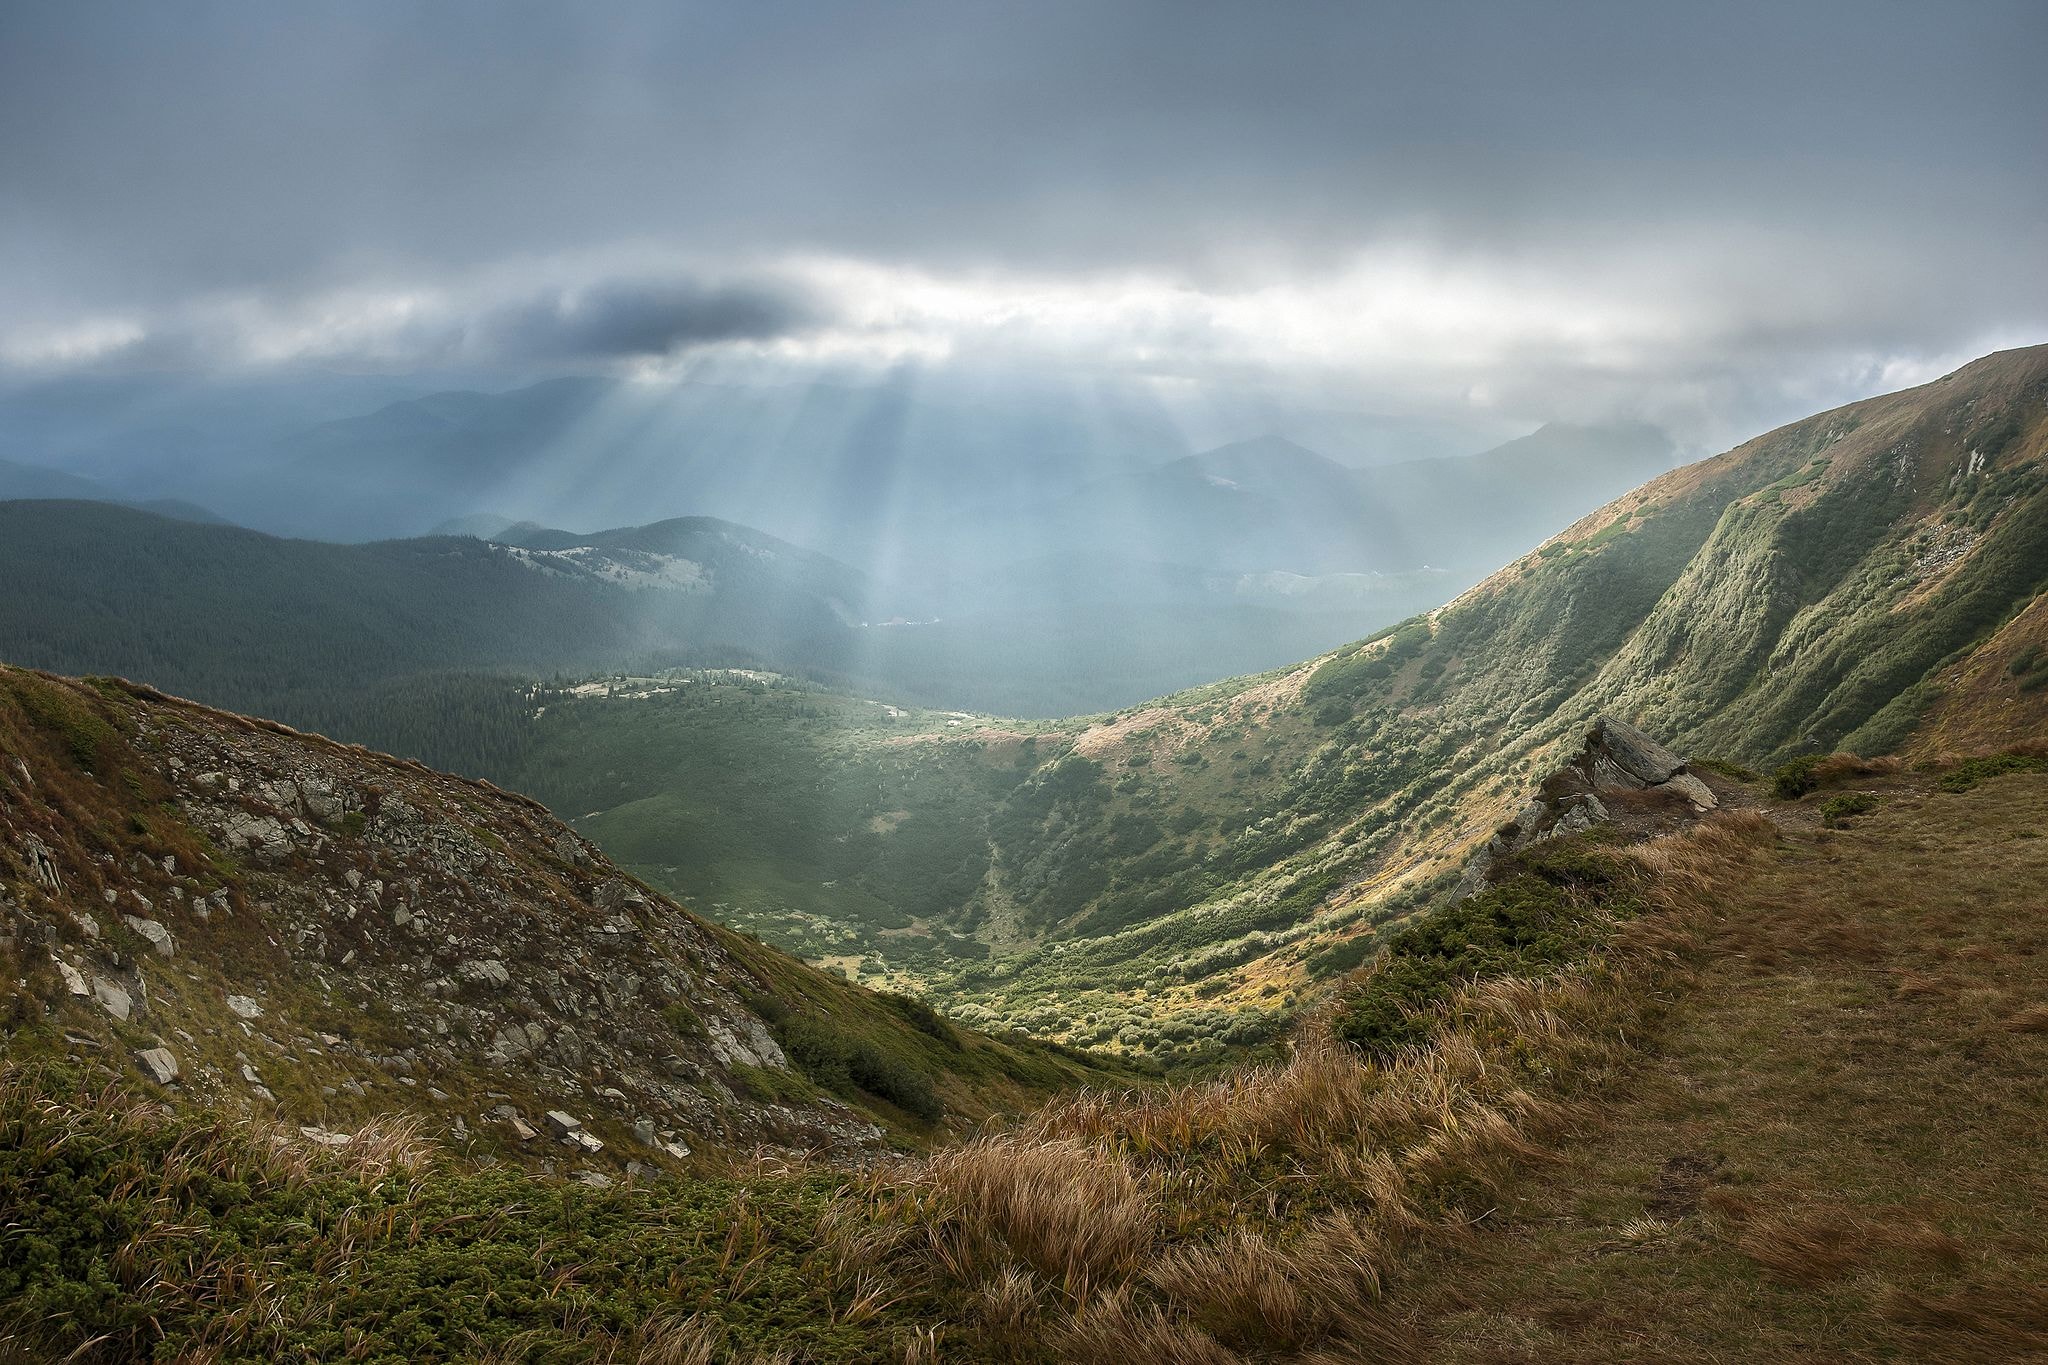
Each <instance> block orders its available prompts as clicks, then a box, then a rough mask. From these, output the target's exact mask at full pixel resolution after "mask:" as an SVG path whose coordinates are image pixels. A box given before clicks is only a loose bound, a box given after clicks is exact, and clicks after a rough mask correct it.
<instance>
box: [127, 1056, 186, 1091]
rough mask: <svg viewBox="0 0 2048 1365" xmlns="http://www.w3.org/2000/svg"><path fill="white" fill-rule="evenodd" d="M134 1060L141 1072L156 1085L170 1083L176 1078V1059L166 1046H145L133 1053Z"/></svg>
mask: <svg viewBox="0 0 2048 1365" xmlns="http://www.w3.org/2000/svg"><path fill="white" fill-rule="evenodd" d="M135 1060H136V1063H137V1064H138V1065H140V1066H141V1067H142V1072H143V1074H144V1075H145V1076H148V1077H149V1078H150V1079H151V1080H153V1081H155V1082H156V1083H157V1084H158V1085H170V1084H172V1083H173V1082H175V1081H176V1080H177V1079H178V1059H177V1058H176V1057H173V1056H172V1055H171V1050H170V1049H169V1048H167V1047H146V1048H144V1049H142V1050H141V1051H140V1052H138V1053H136V1054H135Z"/></svg>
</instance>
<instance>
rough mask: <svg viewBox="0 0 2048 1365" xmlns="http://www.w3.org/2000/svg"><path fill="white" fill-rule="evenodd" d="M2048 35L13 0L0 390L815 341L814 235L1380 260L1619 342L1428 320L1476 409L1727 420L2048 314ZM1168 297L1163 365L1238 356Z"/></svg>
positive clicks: (1222, 273)
mask: <svg viewBox="0 0 2048 1365" xmlns="http://www.w3.org/2000/svg"><path fill="white" fill-rule="evenodd" d="M2044 56H2048V6H2044V5H2042V4H2041V3H2039V0H1967V2H1966V3H1935V2H1932V0H1929V2H1927V3H1906V2H1904V0H1801V3H1796V4H1785V3H1783V0H1724V2H1723V3H1716V4H1711V5H1706V4H1694V5H1688V4H1678V3H1672V4H1647V5H1646V4H1642V3H1640V2H1639V0H1576V2H1574V3H1556V4H1544V5H1532V4H1528V3H1526V0H1442V2H1441V3H1432V4H1427V5H1422V4H1367V3H1362V2H1360V0H1299V2H1298V3H1288V4H1284V5H1247V4H1241V3H1235V0H1231V2H1229V3H1225V2H1224V0H1115V3H1101V0H1013V2H1011V3H992V2H990V0H875V2H874V3H864V4H860V5H847V4H843V3H840V2H839V0H750V3H747V4H726V3H702V4H689V3H676V0H611V2H610V3H607V4H605V5H602V6H589V5H578V4H572V3H566V0H565V2H564V3H545V4H544V3H535V2H533V0H436V3H433V4H427V5H421V4H416V3H412V0H299V2H298V3H293V4H290V5H279V4H275V3H272V2H271V0H187V2H186V3H180V4H178V5H175V6H172V5H161V4H149V3H140V2H139V0H127V2H126V3H121V2H117V0H68V2H67V3H64V4H9V5H0V364H4V363H5V357H6V356H8V355H28V356H31V357H50V356H56V357H59V358H62V357H79V356H82V357H85V358H86V361H91V360H92V359H93V358H95V357H100V356H108V355H117V354H124V353H125V354H127V355H128V356H130V357H131V358H132V357H135V356H139V355H143V354H145V353H151V354H154V355H158V356H182V357H186V358H187V362H188V363H192V364H197V365H205V364H209V363H220V364H231V363H247V362H249V361H250V360H251V359H252V358H253V359H256V360H261V359H262V358H264V357H267V356H275V355H284V356H288V357H295V358H314V359H319V358H322V357H337V358H339V359H340V360H342V361H346V362H347V363H351V364H356V363H360V364H366V365H379V364H382V365H393V366H403V365H423V366H425V365H433V364H436V363H440V362H442V361H445V360H446V359H447V358H448V357H450V356H453V357H455V358H457V359H459V360H461V361H463V362H465V363H488V362H489V359H490V354H491V353H494V354H496V355H497V356H498V357H499V358H500V359H502V360H503V361H504V362H505V363H507V364H509V365H515V366H516V365H522V364H524V365H534V364H544V363H549V362H553V361H559V362H561V363H564V364H568V363H575V362H583V361H587V362H590V363H593V364H597V363H603V362H606V361H608V360H629V359H633V358H640V357H651V356H665V355H675V354H678V353H684V352H690V351H693V350H696V351H702V350H706V349H709V348H711V347H714V346H716V345H717V344H719V343H721V342H726V341H733V340H741V341H759V340H771V339H776V338H781V337H787V336H796V335H803V334H806V333H807V332H808V331H809V330H811V329H814V328H817V327H828V326H830V325H832V323H833V321H834V319H835V318H839V317H841V316H843V315H844V314H846V313H847V311H848V305H847V301H846V300H843V299H839V298H835V297H832V296H830V295H829V293H826V292H819V291H815V290H809V289H807V288H806V287H804V286H803V285H802V284H801V283H789V281H792V280H795V281H801V280H802V279H804V278H805V277H804V276H803V273H802V271H801V270H795V271H792V270H790V269H788V268H787V267H788V266H789V265H790V263H791V262H799V263H800V262H803V261H805V260H808V259H812V258H816V257H836V258H843V259H850V260H855V261H864V262H873V263H877V264H878V265H881V266H886V267H890V268H894V269H897V270H899V271H904V272H912V273H919V274H922V275H923V276H925V277H928V278H937V279H951V280H969V281H973V280H981V279H984V278H987V277H991V276H994V277H1014V278H1020V279H1025V280H1040V281H1054V282H1059V281H1068V282H1072V283H1073V284H1074V285H1075V287H1076V288H1080V289H1083V290H1085V289H1088V288H1092V287H1094V283H1093V282H1094V281H1096V280H1098V279H1101V278H1105V277H1112V276H1116V275H1119V274H1128V273H1136V274H1142V275H1145V276H1148V277H1150V278H1153V279H1156V280H1161V281H1165V282H1166V283H1167V284H1169V285H1179V286H1184V287H1185V288H1187V289H1188V290H1190V291H1192V292H1193V293H1195V294H1206V295H1214V296H1217V297H1219V298H1226V299H1227V298H1230V297H1234V296H1239V295H1243V294H1245V293H1247V292H1253V291H1256V290H1258V289H1260V288H1263V287H1267V286H1272V285H1276V284H1277V285H1282V286H1286V285H1300V286H1302V287H1304V288H1305V289H1307V291H1308V292H1310V293H1314V292H1315V290H1316V287H1317V282H1318V281H1319V280H1321V279H1323V278H1326V277H1330V278H1334V277H1336V276H1339V275H1342V274H1343V273H1344V272H1345V271H1346V270H1349V269H1351V268H1352V266H1353V263H1354V261H1355V259H1356V258H1357V257H1358V256H1359V255H1360V254H1362V253H1363V254H1368V255H1371V254H1373V253H1378V254H1377V255H1375V256H1374V257H1373V258H1374V259H1375V260H1382V261H1384V260H1386V259H1388V258H1389V257H1390V255H1398V253H1399V252H1401V251H1403V250H1407V251H1412V252H1414V253H1415V254H1416V255H1417V256H1418V257H1419V258H1420V259H1422V260H1423V261H1424V263H1425V265H1426V266H1427V268H1428V270H1430V271H1434V272H1436V273H1437V274H1438V275H1441V276H1443V277H1445V278H1449V279H1454V280H1455V279H1477V280H1480V281H1483V282H1484V283H1485V285H1486V288H1487V289H1488V290H1491V291H1492V295H1489V297H1491V296H1498V297H1499V298H1501V299H1502V300H1503V304H1504V306H1525V305H1527V304H1528V302H1529V301H1530V300H1538V301H1541V303H1542V305H1543V307H1544V308H1545V309H1547V310H1548V311H1549V312H1551V313H1555V314H1562V315H1567V316H1571V315H1580V314H1582V315H1584V316H1586V317H1589V318H1600V319H1606V320H1607V321H1612V319H1613V317H1614V316H1615V315H1618V314H1628V316H1626V317H1625V318H1623V319H1622V321H1621V322H1619V323H1614V325H1612V326H1608V325H1607V321H1603V322H1601V323H1600V324H1599V325H1595V324H1593V323H1588V324H1587V326H1586V327H1585V328H1583V329H1579V330H1578V331H1574V329H1573V328H1571V327H1569V326H1568V327H1565V328H1562V329H1558V330H1557V332H1556V334H1553V330H1551V329H1546V328H1544V327H1541V326H1522V327H1519V328H1511V329H1509V334H1508V335H1507V336H1506V338H1505V340H1503V341H1500V342H1498V343H1497V344H1496V343H1492V342H1489V343H1488V344H1483V345H1480V344H1475V345H1460V344H1458V337H1457V336H1456V334H1455V330H1454V329H1450V330H1447V329H1438V330H1437V331H1436V332H1435V333H1433V334H1432V335H1431V336H1430V337H1425V338H1424V340H1425V341H1429V342H1430V344H1431V345H1433V346H1434V347H1435V350H1434V351H1431V350H1430V349H1429V348H1428V347H1427V346H1424V347H1422V348H1421V349H1420V350H1417V351H1416V354H1418V355H1421V356H1422V357H1423V358H1424V359H1430V358H1431V357H1432V356H1433V357H1435V359H1436V360H1437V361H1438V362H1440V365H1439V368H1440V369H1443V370H1444V371H1445V374H1446V375H1449V373H1450V371H1451V370H1453V369H1455V367H1456V366H1457V365H1459V364H1464V365H1466V366H1467V367H1468V368H1469V370H1470V373H1469V375H1467V376H1466V378H1465V381H1464V382H1465V385H1466V386H1469V387H1472V388H1475V389H1476V388H1481V387H1483V388H1485V389H1487V390H1488V391H1490V392H1493V393H1496V394H1500V393H1527V394H1534V395H1541V394H1543V393H1546V392H1555V393H1557V394H1558V395H1559V401H1560V402H1577V403H1583V402H1586V401H1590V397H1591V396H1594V395H1600V396H1604V395H1608V394H1611V393H1612V392H1614V391H1616V390H1617V389H1619V388H1622V387H1625V386H1628V385H1636V386H1657V385H1662V386H1665V387H1666V388H1668V389H1671V390H1672V391H1673V392H1678V393H1681V394H1682V393H1701V394H1704V393H1713V394H1717V395H1718V394H1720V393H1723V392H1724V391H1726V389H1727V388H1728V387H1729V386H1730V385H1731V384H1733V383H1736V382H1738V381H1730V380H1728V379H1727V378H1726V377H1727V376H1730V375H1743V376H1750V375H1754V376H1763V377H1764V378H1763V380H1760V381H1756V382H1768V381H1769V380H1770V377H1771V376H1775V375H1780V374H1788V373H1792V372H1799V373H1801V374H1811V375H1823V374H1830V375H1831V374H1838V373H1864V372H1869V371H1872V370H1873V367H1874V368H1875V369H1876V370H1882V368H1883V366H1884V365H1885V364H1886V363H1887V358H1888V357H1890V356H1892V355H1894V354H1895V353H1897V352H1899V351H1901V350H1902V349H1903V350H1905V351H1911V352H1915V353H1918V354H1921V355H1924V356H1931V355H1935V354H1942V355H1946V354H1947V353H1949V352H1950V351H1951V350H1952V349H1955V348H1967V347H1969V346H1972V345H1975V344H1978V343H1979V342H1981V341H1984V340H1986V339H1995V340H2004V341H2008V342H2010V341H2018V340H2030V339H2036V338H2038V337H2039V336H2040V335H2042V334H2043V333H2044V331H2048V253H2044V252H2043V251H2042V250H2041V237H2040V231H2041V229H2040V225H2041V223H2043V222H2044V221H2048V138H2044V137H2043V136H2042V129H2043V128H2044V127H2048V84H2044V83H2043V82H2042V81H2041V80H2040V78H2039V73H2040V70H2041V66H2042V61H2043V58H2044ZM1383 273H1384V274H1386V276H1387V278H1388V279H1389V280H1390V281H1391V280H1393V279H1394V276H1395V275H1396V274H1398V272H1391V271H1390V272H1383ZM639 280H654V281H664V280H665V281H668V283H666V284H662V283H656V284H652V285H646V284H633V285H630V286H629V285H625V284H618V283H607V281H639ZM679 280H680V281H684V282H683V283H677V281H679ZM692 281H696V282H695V283H692ZM720 281H724V282H725V283H719V282H720ZM730 281H741V283H730ZM749 281H754V282H755V283H748V282H749ZM1340 292H1341V291H1339V293H1333V294H1332V297H1338V296H1340ZM1468 292H1469V291H1468ZM1481 292H1483V291H1481ZM401 296H417V297H418V298H420V299H422V300H424V302H422V303H421V304H420V305H419V307H418V309H417V310H416V311H415V312H413V313H406V314H403V315H399V316H394V317H385V318H382V319H381V320H379V319H378V318H376V317H371V318H369V319H368V320H367V321H366V320H365V315H364V314H362V313H361V312H360V310H358V311H351V309H352V308H353V304H350V303H348V302H347V301H348V300H355V299H372V298H386V299H388V298H392V297H401ZM1346 297H1348V296H1346ZM1475 297H1476V294H1475ZM332 299H340V300H343V303H342V304H339V305H335V306H329V305H328V303H326V302H324V301H326V300H332ZM309 300H310V301H312V302H310V303H309V302H308V301H309ZM1369 302H1370V300H1369V299H1367V300H1364V303H1365V304H1369ZM1623 305H1629V306H1628V307H1624V306H1623ZM1346 306H1347V307H1349V306H1362V305H1358V304H1357V303H1356V302H1355V301H1354V302H1353V303H1347V305H1346ZM1431 306H1432V305H1431V303H1430V300H1429V299H1427V298H1424V297H1420V296H1418V297H1416V298H1415V299H1414V301H1413V303H1412V306H1411V308H1410V311H1411V312H1413V313H1415V314H1416V315H1417V316H1418V317H1421V318H1422V319H1423V321H1425V322H1426V321H1427V316H1426V315H1427V313H1428V312H1429V309H1430V308H1431ZM862 307H863V308H864V309H865V314H864V316H865V317H866V318H867V322H866V324H864V325H868V326H870V327H872V328H874V329H875V330H877V331H886V330H888V327H889V325H890V324H889V323H888V320H887V319H886V318H884V317H883V316H882V315H883V314H884V313H886V312H887V310H886V309H884V308H880V307H877V306H874V305H873V301H872V300H867V301H865V302H864V303H863V304H862ZM237 309H239V310H240V311H237ZM1651 309H1654V310H1656V315H1655V316H1647V315H1646V314H1647V312H1648V311H1649V310H1651ZM908 311H909V312H910V313H913V314H914V313H915V312H916V309H915V308H914V307H912V308H909V309H908ZM941 311H943V310H941ZM970 311H971V310H970ZM995 311H1001V310H1000V309H997V310H995ZM1480 311H1481V312H1482V313H1483V312H1484V310H1483V309H1482V310H1480ZM1029 312H1030V310H1028V309H1017V310H1012V311H1011V314H1010V315H1011V316H1019V317H1021V316H1026V315H1028V314H1029ZM1166 312H1167V313H1168V314H1169V316H1168V317H1167V319H1166V322H1165V323H1161V322H1159V321H1157V320H1156V319H1153V320H1147V319H1143V318H1140V319H1137V320H1135V321H1133V322H1131V323H1130V324H1129V326H1128V327H1126V328H1125V329H1124V330H1125V332H1128V333H1135V332H1136V331H1139V330H1141V329H1149V330H1147V331H1146V343H1147V344H1146V350H1147V356H1148V358H1147V361H1146V363H1147V364H1149V365H1154V366H1156V367H1157V368H1159V369H1160V370H1162V371H1166V372H1172V373H1194V372H1198V371H1199V370H1200V367H1201V366H1202V365H1203V364H1206V363H1220V362H1216V361H1215V357H1217V356H1219V355H1220V356H1222V357H1223V358H1224V359H1228V360H1231V361H1232V362H1233V363H1237V364H1240V365H1242V364H1248V363H1250V361H1249V360H1248V358H1247V357H1246V356H1245V355H1244V352H1245V349H1246V346H1247V339H1246V338H1245V337H1243V336H1232V337H1230V338H1227V339H1226V340H1225V341H1222V342H1219V341H1218V340H1217V337H1216V333H1215V329H1214V328H1212V327H1210V326H1208V325H1207V323H1206V321H1205V320H1204V317H1203V315H1202V311H1201V310H1200V309H1196V310H1195V316H1194V318H1193V320H1187V319H1184V318H1182V316H1181V315H1180V314H1179V313H1178V312H1175V311H1174V310H1172V309H1167V310H1166ZM960 316H961V314H960V313H959V311H958V310H956V311H955V312H954V313H952V314H948V315H947V317H948V318H951V319H952V321H951V322H948V321H946V319H945V318H941V319H940V321H939V322H936V323H934V322H931V321H930V320H929V319H924V320H920V319H919V318H917V317H912V318H911V321H910V326H911V327H912V329H913V330H915V329H916V328H919V327H939V326H945V325H958V322H959V318H960ZM109 318H111V319H114V320H116V321H121V320H127V321H130V322H132V323H133V324H134V326H135V327H136V328H137V329H139V331H140V334H141V339H131V340H130V341H129V342H127V343H125V348H126V349H125V352H124V350H123V347H122V346H116V345H112V344H111V343H105V342H104V338H103V337H102V338H100V339H99V340H94V339H93V336H92V335H87V336H86V338H85V340H83V341H79V340H77V339H76V338H74V337H73V336H72V334H71V333H69V332H66V331H65V329H66V328H68V327H72V326H73V325H74V324H83V323H94V324H95V325H97V324H98V323H99V322H102V321H105V320H106V319H109ZM877 319H880V320H879V321H878V320H877ZM1624 324H1625V325H1624ZM976 325H978V324H976ZM1477 325H1478V326H1479V330H1480V331H1481V332H1484V331H1485V324H1483V323H1482V324H1477ZM1602 327H1606V330H1602ZM38 329H40V330H38ZM1012 330H1014V328H1013V329H1012ZM1298 330H1299V329H1297V330H1290V331H1287V332H1276V333H1275V334H1273V337H1272V343H1273V344H1272V348H1271V349H1272V350H1273V351H1274V352H1275V354H1276V356H1284V355H1286V354H1288V353H1289V352H1290V351H1291V350H1292V349H1293V348H1294V347H1295V343H1296V341H1297V331H1298ZM1424 330H1427V329H1426V328H1425V329H1424ZM88 332H90V329H88ZM1097 332H1098V333H1099V335H1100V336H1101V337H1102V338H1103V339H1104V340H1105V341H1106V343H1107V344H1108V345H1109V348H1110V349H1109V350H1105V352H1104V355H1105V358H1106V359H1110V358H1113V356H1112V352H1113V350H1114V346H1115V343H1116V342H1117V340H1118V338H1119V333H1118V331H1117V329H1116V328H1115V327H1107V326H1105V327H1100V328H1098V329H1097ZM30 333H33V335H29V334H30ZM46 334H47V336H46ZM24 335H28V336H29V339H28V340H26V341H24V340H22V339H21V337H22V336H24ZM48 336H55V337H57V341H55V342H50V341H48V339H47V337H48ZM1250 340H1251V341H1252V342H1256V340H1257V338H1256V337H1254V338H1251V339H1250ZM1396 341H1399V338H1398V337H1397V338H1396ZM949 344H950V343H949ZM967 344H968V346H969V348H970V349H971V346H972V344H973V339H972V338H969V339H968V343H967ZM151 347H154V348H155V350H154V351H153V352H152V351H151V350H150V348H151ZM1394 349H1396V350H1401V349H1403V348H1402V347H1399V346H1396V347H1395V348H1394ZM1374 354H1375V352H1374V351H1373V350H1372V349H1371V348H1370V347H1367V348H1365V349H1363V350H1356V349H1354V350H1352V351H1344V350H1342V349H1341V348H1334V349H1332V350H1331V351H1330V353H1329V355H1328V357H1327V358H1326V360H1325V362H1324V363H1325V364H1326V367H1329V368H1342V367H1343V366H1345V365H1351V366H1353V368H1354V369H1355V370H1356V371H1357V372H1358V373H1359V374H1360V375H1361V380H1362V382H1364V381H1370V380H1371V378H1372V376H1371V375H1370V374H1369V373H1366V370H1367V369H1368V368H1369V367H1368V363H1367V362H1368V361H1370V359H1371V357H1372V355H1374ZM1360 357H1363V358H1362V359H1361V358H1360ZM79 363H85V362H83V361H82V362H79ZM1281 363H1283V362H1282V361H1280V360H1276V361H1275V364H1281ZM1286 363H1291V362H1286ZM1859 367H1860V368H1859ZM1454 379H1455V376H1452V377H1448V378H1446V379H1445V381H1444V383H1443V386H1442V387H1443V388H1444V389H1445V390H1446V391H1455V390H1457V389H1458V388H1459V387H1460V385H1459V384H1458V383H1457V382H1454ZM1739 382H1740V383H1745V384H1746V383H1750V382H1752V381H1751V380H1749V379H1743V380H1740V381H1739ZM1800 382H1802V383H1804V382H1805V381H1804V379H1802V380H1801V381H1800ZM1844 382H1847V381H1844ZM1602 401H1606V400H1605V398H1604V397H1603V399H1602ZM1703 401H1704V400H1703ZM1715 401H1719V400H1718V399H1716V400H1715ZM1801 401H1804V400H1803V399H1802V400H1801ZM1535 415H1539V416H1540V415H1542V414H1540V413H1539V414H1535Z"/></svg>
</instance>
